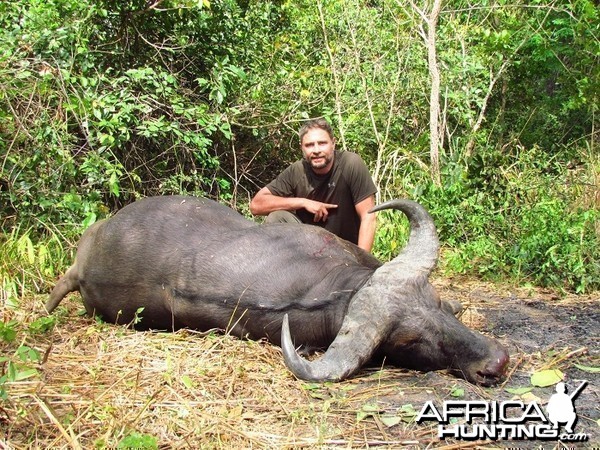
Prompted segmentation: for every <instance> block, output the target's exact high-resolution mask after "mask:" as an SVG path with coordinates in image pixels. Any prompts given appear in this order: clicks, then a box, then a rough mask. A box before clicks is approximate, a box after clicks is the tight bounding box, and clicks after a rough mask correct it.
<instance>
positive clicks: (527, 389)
mask: <svg viewBox="0 0 600 450" xmlns="http://www.w3.org/2000/svg"><path fill="white" fill-rule="evenodd" d="M532 389H533V388H532V387H531V386H529V387H520V388H504V390H505V391H506V392H508V393H509V394H513V395H523V394H526V393H527V392H531V390H532Z"/></svg>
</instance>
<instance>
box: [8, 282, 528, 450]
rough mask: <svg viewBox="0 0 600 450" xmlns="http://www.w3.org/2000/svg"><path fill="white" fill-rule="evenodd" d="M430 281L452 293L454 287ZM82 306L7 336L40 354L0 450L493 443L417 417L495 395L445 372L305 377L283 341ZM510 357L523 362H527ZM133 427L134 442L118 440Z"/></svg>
mask: <svg viewBox="0 0 600 450" xmlns="http://www.w3.org/2000/svg"><path fill="white" fill-rule="evenodd" d="M438 287H439V288H440V289H441V290H442V291H443V295H442V296H443V297H446V298H447V297H448V296H451V295H452V291H453V288H452V286H450V285H439V286H438ZM467 292H468V288H467ZM444 294H445V295H444ZM467 297H468V296H467ZM44 300H45V298H43V297H38V298H35V299H31V300H30V303H29V304H23V305H22V310H20V311H12V312H8V311H4V321H5V322H6V321H7V320H9V319H15V320H17V321H19V322H20V323H22V324H27V323H30V322H31V321H33V320H34V319H35V318H36V317H39V315H41V314H42V305H43V301H44ZM463 300H465V299H464V298H463ZM466 300H467V302H468V300H469V298H466ZM79 309H81V300H80V298H79V296H78V295H71V296H70V297H68V298H67V299H66V300H65V301H64V302H63V304H62V306H61V307H60V308H59V310H58V311H57V313H55V314H57V315H58V317H59V320H58V323H57V325H56V326H55V328H54V330H53V331H51V332H48V333H44V334H41V335H31V334H24V335H25V336H26V337H25V338H23V339H25V340H23V341H19V342H13V344H12V347H11V349H12V350H11V351H14V348H15V347H16V346H18V345H20V344H26V345H29V346H31V347H34V348H36V349H37V350H38V351H39V352H40V354H42V355H44V358H43V361H42V362H41V363H40V364H39V366H38V370H39V376H38V377H33V378H29V379H27V380H23V381H16V382H12V383H6V384H5V388H6V390H7V392H8V399H7V400H6V401H4V402H3V403H0V449H4V448H10V449H30V448H44V449H45V448H59V449H62V448H65V449H66V448H72V449H89V448H116V447H117V446H119V444H123V443H124V442H129V443H130V444H131V443H134V444H135V443H138V444H139V443H141V442H143V441H142V439H143V437H144V436H146V437H147V436H150V437H152V438H154V439H155V442H156V446H155V447H150V448H156V447H158V448H164V449H167V448H168V449H179V448H193V449H198V448H207V449H230V448H231V449H250V448H252V449H287V448H310V449H312V448H319V449H325V448H336V449H337V448H377V447H385V448H415V449H416V448H419V449H423V448H443V449H446V450H452V449H455V448H490V449H491V448H497V447H498V444H489V443H488V444H486V443H482V442H461V443H452V442H451V441H450V442H448V441H441V442H440V441H439V440H438V438H437V437H436V430H435V429H434V427H433V426H432V425H431V426H430V425H425V424H424V425H417V424H415V423H414V421H413V420H412V419H413V418H414V413H415V409H416V411H418V410H419V409H420V408H421V407H422V405H423V403H424V401H425V400H433V401H436V402H440V403H441V401H442V400H443V399H444V398H449V393H450V390H451V389H453V388H454V387H457V386H458V387H461V388H463V389H465V390H466V391H467V392H468V396H469V397H470V398H485V399H490V398H495V395H497V391H490V390H489V389H483V388H480V387H477V386H473V385H470V384H468V383H467V382H465V381H464V380H459V379H455V378H453V377H451V376H449V375H446V374H444V373H429V374H420V373H416V372H411V371H405V370H401V369H388V368H386V369H385V370H376V369H370V370H364V371H362V372H361V373H360V376H358V377H355V378H352V379H351V380H347V381H345V382H342V383H325V384H310V383H305V382H301V381H298V380H296V379H294V377H293V376H292V375H291V374H290V372H289V371H288V370H287V369H286V368H285V366H284V364H283V359H282V357H281V352H280V349H279V348H277V347H274V346H272V345H270V344H268V343H266V342H252V341H242V340H239V339H235V338H233V337H230V336H226V335H225V336H224V335H220V334H216V333H209V334H200V333H194V332H191V331H180V332H177V333H153V332H143V333H142V332H135V331H131V330H128V329H125V328H123V327H118V326H111V325H107V324H102V323H97V322H95V321H94V320H92V319H89V318H87V317H82V316H78V315H77V314H76V312H77V311H78V310H79ZM463 320H464V321H465V322H466V323H467V324H468V325H469V326H471V327H473V328H479V327H480V325H482V324H483V323H484V322H485V318H484V316H482V315H481V314H480V313H478V312H477V310H476V309H475V308H470V309H467V311H466V313H465V315H464V316H463ZM2 346H4V347H5V348H3V347H2ZM0 350H2V352H3V353H4V352H5V350H6V344H5V343H2V341H0ZM515 363H516V366H514V367H513V369H517V366H519V367H518V369H519V370H522V369H523V360H517V361H515ZM132 433H138V435H137V436H138V440H137V441H136V440H135V438H133V439H134V440H128V441H127V440H125V441H124V439H125V438H127V437H128V436H129V439H132V437H131V436H132ZM134 436H136V435H134ZM146 448H148V447H146Z"/></svg>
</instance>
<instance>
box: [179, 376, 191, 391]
mask: <svg viewBox="0 0 600 450" xmlns="http://www.w3.org/2000/svg"><path fill="white" fill-rule="evenodd" d="M181 382H182V383H183V385H184V386H185V387H186V388H188V389H193V388H194V382H193V381H192V379H191V378H190V377H189V376H187V375H183V376H182V377H181Z"/></svg>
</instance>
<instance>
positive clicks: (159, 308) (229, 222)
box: [46, 196, 508, 385]
mask: <svg viewBox="0 0 600 450" xmlns="http://www.w3.org/2000/svg"><path fill="white" fill-rule="evenodd" d="M386 208H393V209H397V210H401V211H402V212H404V213H405V214H406V216H407V217H408V218H409V220H410V226H411V234H410V238H409V241H408V243H407V245H406V247H405V248H404V249H403V251H402V252H401V253H400V255H398V256H397V257H396V258H395V259H394V260H393V261H390V262H388V263H386V264H382V263H381V262H379V261H378V260H377V259H376V258H374V257H373V256H371V255H370V254H369V253H367V252H365V251H363V250H361V249H360V248H358V247H357V246H355V245H354V244H351V243H349V242H346V241H344V240H341V239H339V238H338V237H336V236H335V235H333V234H331V233H329V232H327V231H325V230H324V229H322V228H319V227H316V226H310V225H301V224H298V225H291V224H272V225H258V224H256V223H254V222H252V221H249V220H247V219H245V218H244V217H243V216H241V215H240V214H238V213H237V212H235V211H233V210H232V209H230V208H228V207H226V206H223V205H220V204H218V203H216V202H213V201H211V200H207V199H199V198H194V197H180V196H172V197H153V198H146V199H143V200H140V201H137V202H135V203H133V204H131V205H129V206H127V207H125V208H123V209H122V210H121V211H119V212H118V213H117V214H116V215H115V216H113V217H112V218H110V219H107V220H104V221H101V222H98V223H96V224H94V225H93V226H91V227H90V228H89V229H88V230H86V232H85V233H84V234H83V237H82V238H81V242H80V244H79V248H78V250H77V257H76V261H75V264H73V266H72V267H71V268H69V270H68V271H67V273H66V274H65V276H64V277H63V278H62V279H61V280H60V281H59V282H58V283H57V285H56V287H55V288H54V290H53V291H52V293H51V294H50V298H49V300H48V302H47V304H46V309H47V311H48V312H52V310H54V308H56V306H57V305H58V304H59V303H60V301H61V300H62V298H63V297H64V296H65V295H66V294H67V293H68V292H71V291H75V290H78V291H80V292H81V295H82V297H83V301H84V304H85V308H86V310H87V312H88V314H90V315H99V316H101V317H102V318H103V319H104V320H105V321H108V322H114V323H118V324H131V325H134V326H135V327H136V328H143V329H162V330H175V329H179V328H182V327H189V328H194V329H200V330H209V329H213V328H219V329H224V330H227V331H228V332H230V333H231V334H234V335H237V336H240V337H245V338H250V339H260V338H267V339H268V340H269V341H271V342H273V343H274V344H277V345H281V347H282V350H283V355H284V359H285V362H286V364H287V366H288V367H289V369H290V370H291V371H292V372H293V373H294V374H295V375H296V376H297V377H299V378H301V379H305V380H342V379H344V378H347V377H349V376H351V375H353V374H354V373H356V372H357V371H358V370H359V369H360V368H361V367H362V366H363V365H364V364H365V363H367V362H369V361H370V360H371V359H373V358H379V359H381V358H385V362H386V363H389V364H394V365H397V366H401V367H407V368H415V369H419V370H436V369H449V370H451V371H452V372H454V373H456V374H458V375H460V376H463V377H465V378H466V379H467V380H470V381H472V382H476V383H480V384H484V385H488V384H493V383H495V382H497V381H498V379H499V378H500V377H502V375H503V374H504V372H505V369H506V366H507V364H508V354H507V352H506V350H505V349H504V348H503V347H502V346H501V345H500V344H499V343H498V342H497V341H495V340H493V339H491V338H488V337H486V336H483V335H481V334H479V333H476V332H473V331H471V330H469V329H468V328H467V327H465V326H464V325H463V324H462V323H461V322H460V321H459V320H457V319H456V318H455V316H454V315H453V313H452V311H451V309H450V308H449V307H448V305H447V304H446V303H445V302H441V301H440V298H439V296H438V294H437V292H436V290H435V289H434V287H433V286H432V285H431V284H430V283H429V281H428V276H429V274H430V272H431V271H432V269H433V268H434V266H435V264H436V262H437V255H438V249H439V244H438V239H437V234H436V230H435V227H434V224H433V221H432V219H431V217H430V216H429V214H428V213H427V211H425V209H424V208H423V207H422V206H421V205H419V204H418V203H415V202H412V201H408V200H393V201H390V202H387V203H384V204H382V205H380V206H378V207H376V208H374V211H378V210H382V209H386ZM140 308H143V310H141V311H140ZM134 322H135V323H134ZM290 330H291V333H290ZM290 334H291V335H293V339H292V337H291V336H290ZM297 348H302V349H303V350H306V351H309V350H314V349H327V350H326V351H325V353H324V354H323V355H322V357H321V358H319V359H317V360H315V361H310V362H309V361H307V360H305V359H304V358H302V357H301V356H299V355H298V353H297V352H296V349H297Z"/></svg>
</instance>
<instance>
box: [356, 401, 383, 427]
mask: <svg viewBox="0 0 600 450" xmlns="http://www.w3.org/2000/svg"><path fill="white" fill-rule="evenodd" d="M378 412H379V407H378V406H377V405H376V404H374V403H366V404H364V405H363V406H362V408H360V410H359V411H357V413H356V421H357V422H360V421H361V420H364V419H366V418H367V417H372V416H374V415H375V414H377V413H378Z"/></svg>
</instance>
